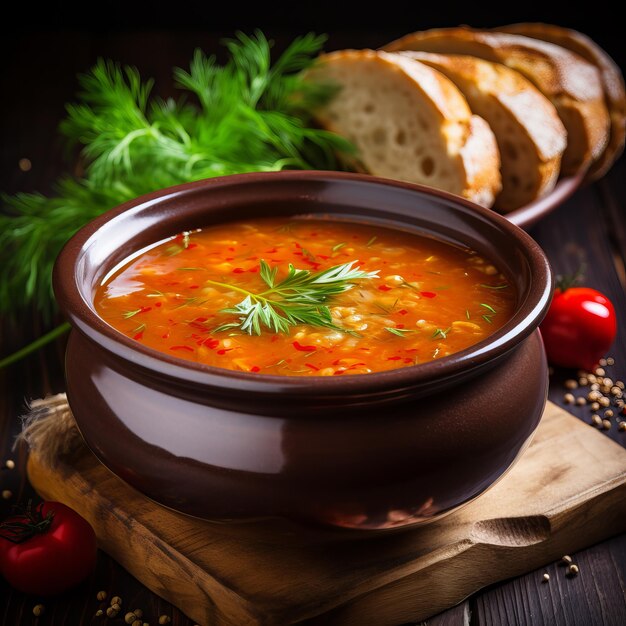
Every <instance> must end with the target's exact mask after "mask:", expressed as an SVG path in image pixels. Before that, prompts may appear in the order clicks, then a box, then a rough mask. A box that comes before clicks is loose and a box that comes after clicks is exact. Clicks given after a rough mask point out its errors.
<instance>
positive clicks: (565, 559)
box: [561, 554, 572, 565]
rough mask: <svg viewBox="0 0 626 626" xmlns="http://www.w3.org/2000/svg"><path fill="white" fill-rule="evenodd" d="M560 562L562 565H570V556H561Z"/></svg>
mask: <svg viewBox="0 0 626 626" xmlns="http://www.w3.org/2000/svg"><path fill="white" fill-rule="evenodd" d="M561 564H562V565H571V564H572V557H571V556H570V555H569V554H565V555H564V556H562V557H561Z"/></svg>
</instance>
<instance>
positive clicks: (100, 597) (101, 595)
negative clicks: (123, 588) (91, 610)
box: [96, 590, 107, 602]
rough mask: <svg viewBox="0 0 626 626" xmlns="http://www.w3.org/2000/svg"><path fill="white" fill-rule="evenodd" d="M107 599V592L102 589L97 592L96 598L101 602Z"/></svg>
mask: <svg viewBox="0 0 626 626" xmlns="http://www.w3.org/2000/svg"><path fill="white" fill-rule="evenodd" d="M106 599H107V592H106V591H104V590H102V591H98V593H97V594H96V600H98V601H99V602H102V601H103V600H106Z"/></svg>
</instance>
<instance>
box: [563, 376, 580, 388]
mask: <svg viewBox="0 0 626 626" xmlns="http://www.w3.org/2000/svg"><path fill="white" fill-rule="evenodd" d="M577 387H578V383H577V382H576V381H575V380H574V379H573V378H570V379H569V380H566V381H565V389H576V388H577Z"/></svg>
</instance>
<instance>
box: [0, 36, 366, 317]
mask: <svg viewBox="0 0 626 626" xmlns="http://www.w3.org/2000/svg"><path fill="white" fill-rule="evenodd" d="M324 41H325V37H324V36H317V35H313V34H308V35H305V36H303V37H299V38H297V39H295V40H294V41H293V42H292V44H291V45H290V46H289V47H288V48H287V49H286V50H285V51H284V52H283V54H282V55H280V56H278V57H277V58H276V60H275V62H274V63H273V64H272V62H271V56H270V53H271V48H272V42H271V41H269V40H267V39H266V37H265V36H264V35H263V34H262V33H261V32H260V31H257V32H255V33H254V34H253V35H252V36H248V35H244V34H242V33H238V34H237V35H236V37H235V38H234V39H231V40H229V41H227V42H225V45H226V47H227V49H228V52H229V57H230V59H229V60H228V62H227V63H226V64H225V65H220V64H218V63H217V61H216V59H215V57H207V56H206V55H205V54H204V53H202V52H201V51H199V50H196V52H195V54H194V57H193V59H192V61H191V64H190V67H189V69H188V70H182V69H176V70H175V71H174V77H175V81H176V84H177V86H178V87H179V88H180V89H181V90H183V91H184V92H186V93H184V94H183V95H182V97H181V98H180V99H177V100H174V99H169V100H165V101H164V100H161V99H159V98H157V97H155V96H152V95H151V90H152V85H153V81H152V80H143V79H142V78H141V77H140V75H139V72H138V71H137V70H136V69H135V68H132V67H122V66H120V65H118V64H116V63H113V62H112V61H105V60H99V61H98V62H97V63H96V65H95V66H94V67H93V68H92V69H91V71H90V72H88V73H87V74H85V75H83V76H81V77H80V78H79V82H80V87H81V92H80V94H79V100H78V102H77V103H75V104H70V105H68V106H67V117H66V119H65V120H64V122H63V123H62V124H61V133H62V134H63V135H64V137H65V138H66V139H67V140H69V142H70V143H71V144H74V145H78V146H80V148H81V159H82V163H83V164H84V167H85V175H84V177H83V178H82V179H79V180H75V179H63V180H62V181H61V182H60V183H59V184H58V185H57V187H56V194H55V196H54V197H52V198H46V197H44V196H42V195H39V194H18V195H16V196H13V197H5V198H4V199H3V203H4V205H5V206H4V210H3V211H2V212H1V213H0V315H9V314H11V315H16V316H17V315H19V313H20V312H22V311H24V310H25V309H28V308H30V307H31V306H34V307H35V309H36V310H37V311H38V312H39V313H41V314H42V315H43V316H44V319H45V321H50V320H51V319H52V317H53V314H54V313H55V311H56V307H55V304H54V296H53V293H52V287H51V274H52V266H53V264H54V261H55V258H56V256H57V254H58V253H59V251H60V250H61V248H62V246H63V244H64V243H65V242H66V241H67V239H69V238H70V237H71V236H72V235H73V234H74V233H75V232H76V231H77V230H78V229H79V228H80V227H81V226H83V225H84V224H86V223H87V222H89V221H90V220H92V219H93V218H94V217H96V216H98V215H100V214H101V213H103V212H104V211H106V210H107V209H110V208H111V207H114V206H116V205H118V204H120V203H122V202H125V201H127V200H129V199H132V198H135V197H137V196H139V195H142V194H144V193H148V192H150V191H154V190H156V189H162V188H163V187H169V186H171V185H175V184H179V183H183V182H188V181H194V180H200V179H204V178H210V177H214V176H221V175H226V174H234V173H239V172H257V171H275V170H283V169H323V170H328V169H341V168H342V167H343V163H344V159H343V157H344V156H347V155H349V154H352V153H353V152H354V148H353V147H352V146H351V145H350V143H349V142H348V141H346V140H345V139H343V138H341V137H339V136H338V135H335V134H333V133H330V132H327V131H324V130H320V129H318V128H315V127H314V125H313V124H312V117H311V114H310V111H312V110H314V109H315V108H316V107H318V106H319V105H320V104H322V103H324V102H326V101H328V100H329V99H330V98H332V96H333V94H334V93H335V91H336V89H335V87H333V86H332V85H320V84H314V83H313V82H312V81H311V82H307V81H306V80H304V78H303V74H302V71H303V70H306V69H307V68H309V67H310V66H311V65H312V63H313V62H314V60H315V57H316V55H317V54H318V53H319V51H320V50H321V48H322V45H323V43H324ZM185 247H186V242H185V241H184V240H183V242H182V244H177V245H176V247H175V248H174V246H172V251H171V252H172V253H174V254H176V253H179V252H181V251H182V250H184V248H185Z"/></svg>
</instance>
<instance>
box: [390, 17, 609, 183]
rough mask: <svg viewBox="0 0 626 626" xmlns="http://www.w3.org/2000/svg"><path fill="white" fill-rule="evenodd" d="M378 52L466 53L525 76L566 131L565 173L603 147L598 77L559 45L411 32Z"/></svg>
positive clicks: (502, 36)
mask: <svg viewBox="0 0 626 626" xmlns="http://www.w3.org/2000/svg"><path fill="white" fill-rule="evenodd" d="M383 49H384V50H388V51H400V50H421V51H424V52H437V53H443V54H466V55H471V56H476V57H479V58H481V59H485V60H487V61H492V62H495V63H502V64H504V65H507V66H508V67H510V68H512V69H514V70H517V71H518V72H520V73H521V74H523V75H524V76H526V78H528V79H529V80H530V81H531V82H532V83H534V85H535V86H536V87H537V88H538V89H539V90H540V91H541V92H542V93H543V94H544V95H545V96H546V97H547V98H548V99H549V100H550V101H551V102H552V103H553V104H554V106H555V107H556V109H557V111H558V112H559V116H560V117H561V120H562V122H563V124H564V126H565V128H566V129H567V132H568V145H567V148H566V150H565V154H564V156H563V162H562V170H563V172H564V173H566V174H577V173H578V172H579V171H580V170H581V169H583V168H587V167H589V166H590V165H591V163H593V161H595V160H596V159H598V158H599V157H600V156H601V155H602V153H603V152H604V149H605V147H606V145H607V143H608V136H609V123H610V122H609V114H608V111H607V108H606V105H605V103H604V91H603V88H602V82H601V79H600V74H599V72H598V70H597V68H596V67H594V66H593V65H592V64H591V63H588V62H587V61H585V60H584V59H583V58H582V57H580V56H579V55H577V54H575V53H573V52H571V51H570V50H566V49H565V48H563V47H561V46H558V45H555V44H551V43H547V42H545V41H540V40H538V39H533V38H531V37H525V36H523V35H514V34H509V33H501V32H496V31H482V30H475V29H471V28H468V27H459V28H441V29H432V30H427V31H420V32H416V33H412V34H409V35H406V36H405V37H402V38H401V39H398V40H396V41H393V42H391V43H389V44H387V45H386V46H384V47H383Z"/></svg>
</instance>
